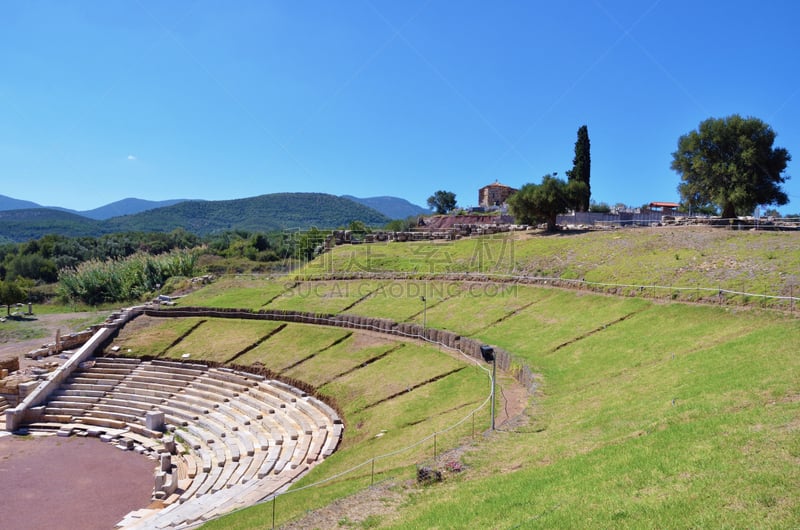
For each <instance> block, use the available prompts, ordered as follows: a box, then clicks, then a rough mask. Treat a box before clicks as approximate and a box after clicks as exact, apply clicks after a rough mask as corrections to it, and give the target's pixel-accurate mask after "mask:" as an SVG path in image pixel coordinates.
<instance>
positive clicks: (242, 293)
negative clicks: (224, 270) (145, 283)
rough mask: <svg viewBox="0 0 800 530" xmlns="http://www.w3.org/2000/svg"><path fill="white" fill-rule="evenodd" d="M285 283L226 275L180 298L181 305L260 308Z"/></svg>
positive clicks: (283, 288)
mask: <svg viewBox="0 0 800 530" xmlns="http://www.w3.org/2000/svg"><path fill="white" fill-rule="evenodd" d="M286 289H287V285H284V284H282V283H280V282H275V281H271V280H269V279H265V278H261V277H249V276H228V277H225V278H221V279H220V280H218V281H216V282H214V283H212V284H211V285H208V286H206V287H204V288H203V289H200V290H198V291H195V292H193V293H191V294H189V295H187V296H185V297H184V298H182V299H181V305H183V306H194V305H201V306H208V307H222V308H233V309H261V308H262V307H264V306H265V305H267V304H268V303H269V301H270V300H272V299H273V298H274V297H276V296H278V295H279V294H281V293H282V292H284V291H285V290H286Z"/></svg>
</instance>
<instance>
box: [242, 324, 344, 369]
mask: <svg viewBox="0 0 800 530" xmlns="http://www.w3.org/2000/svg"><path fill="white" fill-rule="evenodd" d="M278 325H280V323H278ZM276 327H277V326H276ZM348 333H349V332H348V330H343V329H341V328H325V327H321V326H312V325H310V324H288V325H286V326H285V327H283V328H282V329H281V330H280V331H279V332H277V333H275V334H274V335H272V336H271V337H270V338H269V339H267V340H265V341H264V342H262V343H261V344H259V345H258V346H257V347H255V348H253V349H252V350H250V351H248V352H247V353H245V354H244V355H242V356H241V357H239V358H238V359H237V360H236V362H237V363H238V364H245V365H247V364H254V363H261V364H263V365H265V366H269V367H270V368H272V369H273V370H275V371H276V372H280V373H283V372H284V370H286V369H287V368H288V367H290V366H291V365H293V364H295V363H297V362H299V361H300V360H302V359H304V358H306V357H308V356H310V355H315V354H317V353H318V352H319V351H320V350H323V349H324V348H327V347H328V346H330V345H332V344H333V343H335V342H336V341H338V340H341V339H343V338H344V337H346V336H347V335H348ZM298 370H299V371H298V372H296V373H298V374H299V375H303V368H302V366H300V367H298ZM285 375H287V376H289V377H294V375H293V372H291V371H289V372H287V373H286V374H285Z"/></svg>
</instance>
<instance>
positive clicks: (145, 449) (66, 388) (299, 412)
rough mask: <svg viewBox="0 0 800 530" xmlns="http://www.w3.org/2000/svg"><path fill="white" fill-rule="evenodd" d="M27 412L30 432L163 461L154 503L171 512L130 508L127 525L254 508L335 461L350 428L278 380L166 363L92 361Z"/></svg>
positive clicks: (181, 522) (188, 521)
mask: <svg viewBox="0 0 800 530" xmlns="http://www.w3.org/2000/svg"><path fill="white" fill-rule="evenodd" d="M31 412H32V414H30V415H29V417H30V418H31V421H30V422H29V424H28V428H29V429H40V430H42V429H50V430H57V431H58V434H59V435H62V436H69V435H71V434H78V435H82V436H100V437H102V439H104V440H105V441H109V442H114V443H117V444H118V445H119V446H120V447H121V448H129V449H134V450H136V451H137V452H140V453H143V454H148V455H150V456H151V457H153V458H157V459H159V461H160V462H159V463H160V467H159V468H158V470H157V471H156V476H155V488H154V498H155V499H159V500H161V501H162V502H163V503H164V505H165V506H166V507H165V508H164V509H161V510H153V509H143V510H138V511H136V512H132V513H131V514H129V515H128V516H127V517H126V518H125V519H124V520H123V521H121V522H120V523H119V526H121V527H126V528H145V527H146V528H166V527H169V528H181V527H184V526H190V525H195V524H197V523H198V522H201V521H205V520H208V519H210V518H213V517H216V516H218V515H221V514H223V513H226V512H229V511H232V510H234V509H238V508H240V507H244V506H247V505H250V504H253V503H255V502H257V501H259V500H261V499H263V498H265V497H267V496H269V495H272V494H273V493H275V492H277V491H281V490H283V489H285V488H286V487H288V486H289V485H290V484H291V483H292V482H293V481H294V480H296V479H297V478H298V477H299V476H300V475H302V474H303V473H304V472H306V471H307V470H308V469H309V468H310V467H312V466H313V465H315V464H316V463H318V462H320V461H322V460H323V459H324V458H326V457H327V456H330V455H331V454H332V453H333V451H334V450H335V449H336V447H337V446H338V444H339V441H340V440H341V435H342V431H343V429H344V426H343V424H342V421H341V419H340V418H339V416H338V415H337V413H336V412H335V411H334V410H333V409H332V408H331V407H330V406H328V405H327V404H325V403H324V402H322V401H320V400H318V399H316V398H314V397H312V396H309V395H307V394H306V393H304V392H302V391H300V390H298V389H296V388H294V387H291V386H289V385H286V384H284V383H282V382H280V381H275V380H267V379H265V378H263V377H261V376H258V375H254V374H248V373H245V372H238V371H234V370H230V369H226V368H209V367H207V366H206V365H203V364H199V363H181V362H174V361H165V360H153V361H140V360H139V359H125V358H113V359H112V358H97V359H92V360H90V361H87V362H86V363H84V364H83V365H82V367H81V368H80V369H78V370H76V371H75V372H74V373H73V374H72V375H71V376H70V378H69V379H68V380H67V381H65V383H64V384H63V385H61V387H60V388H59V389H58V390H57V391H56V392H54V393H53V394H52V395H51V396H50V398H49V401H48V402H47V403H46V404H44V405H43V406H41V407H38V408H37V409H36V410H34V411H31ZM162 421H163V422H164V424H163V426H164V427H165V429H162V423H161V422H162ZM162 430H165V431H166V432H162Z"/></svg>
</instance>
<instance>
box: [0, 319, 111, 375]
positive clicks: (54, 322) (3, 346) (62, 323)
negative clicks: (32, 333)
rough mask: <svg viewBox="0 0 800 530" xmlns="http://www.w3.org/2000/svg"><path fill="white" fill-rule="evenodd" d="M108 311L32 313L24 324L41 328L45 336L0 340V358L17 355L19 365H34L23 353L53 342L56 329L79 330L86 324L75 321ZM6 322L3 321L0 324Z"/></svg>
mask: <svg viewBox="0 0 800 530" xmlns="http://www.w3.org/2000/svg"><path fill="white" fill-rule="evenodd" d="M109 313H110V311H101V312H83V313H53V314H46V315H33V316H31V317H25V324H26V325H30V326H31V327H32V328H36V330H43V331H44V333H45V336H44V337H42V338H38V339H27V340H22V341H11V342H0V360H6V359H13V358H14V357H19V359H20V367H23V368H24V367H26V366H35V365H36V363H35V361H31V360H30V359H26V358H25V354H26V353H28V352H29V351H31V350H35V349H36V348H39V347H41V346H42V344H45V343H48V342H54V341H55V338H56V331H57V330H61V333H62V334H64V335H66V334H68V333H72V332H75V331H81V330H82V329H85V327H86V326H82V325H80V324H77V329H73V328H75V327H76V323H79V322H84V321H88V320H90V319H92V318H94V317H97V316H100V317H105V316H107V315H108V314H109ZM4 324H6V323H5V322H4V323H2V324H0V326H2V325H4ZM51 360H52V359H51Z"/></svg>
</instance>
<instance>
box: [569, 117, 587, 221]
mask: <svg viewBox="0 0 800 530" xmlns="http://www.w3.org/2000/svg"><path fill="white" fill-rule="evenodd" d="M589 147H590V146H589V128H588V127H587V126H586V125H582V126H581V127H580V128H579V129H578V139H577V140H576V141H575V158H574V159H573V160H572V169H571V170H570V171H567V177H568V183H569V184H570V188H571V189H572V190H573V207H574V208H575V210H576V211H578V212H586V211H588V210H589V199H590V197H591V195H592V191H591V186H590V184H589V178H590V176H591V169H592V159H591V156H590V154H589Z"/></svg>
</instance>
